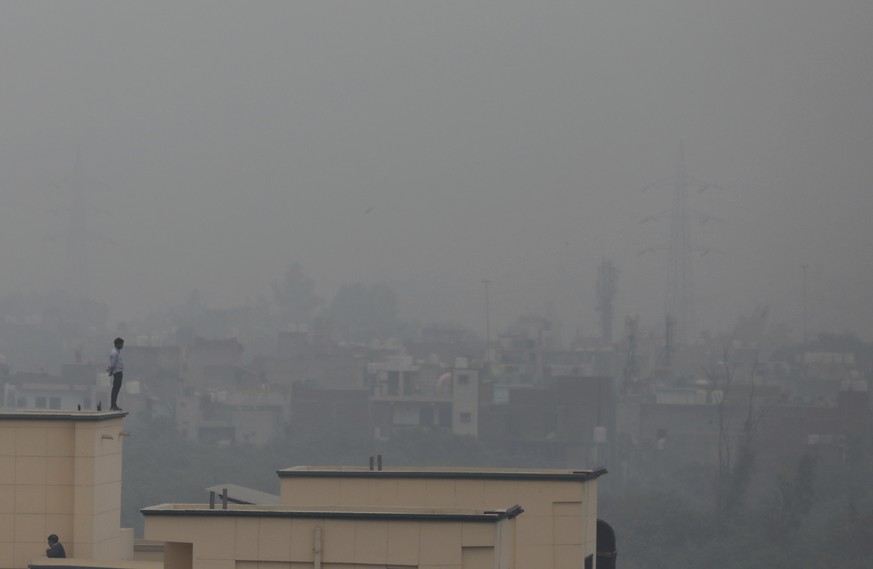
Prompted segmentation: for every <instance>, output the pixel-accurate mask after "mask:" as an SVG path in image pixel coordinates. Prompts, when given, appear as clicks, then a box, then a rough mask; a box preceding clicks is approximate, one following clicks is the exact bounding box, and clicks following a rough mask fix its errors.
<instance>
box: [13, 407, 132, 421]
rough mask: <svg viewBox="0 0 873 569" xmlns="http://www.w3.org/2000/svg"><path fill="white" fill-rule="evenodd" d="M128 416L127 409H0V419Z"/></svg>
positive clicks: (81, 418) (85, 419) (66, 419)
mask: <svg viewBox="0 0 873 569" xmlns="http://www.w3.org/2000/svg"><path fill="white" fill-rule="evenodd" d="M126 416H127V413H126V412H125V411H64V410H60V409H51V410H47V409H10V410H0V421H108V420H110V419H121V418H124V417H126Z"/></svg>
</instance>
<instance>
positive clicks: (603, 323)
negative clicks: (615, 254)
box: [597, 258, 618, 344]
mask: <svg viewBox="0 0 873 569" xmlns="http://www.w3.org/2000/svg"><path fill="white" fill-rule="evenodd" d="M617 281H618V269H616V268H615V265H613V264H612V261H610V260H609V259H606V258H604V259H603V260H602V261H601V262H600V267H598V270H597V312H599V313H600V337H601V339H602V340H603V341H604V342H606V343H608V344H612V321H613V318H614V316H613V315H614V302H615V293H616V291H617V288H618V286H617Z"/></svg>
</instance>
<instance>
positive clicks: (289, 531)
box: [0, 411, 605, 569]
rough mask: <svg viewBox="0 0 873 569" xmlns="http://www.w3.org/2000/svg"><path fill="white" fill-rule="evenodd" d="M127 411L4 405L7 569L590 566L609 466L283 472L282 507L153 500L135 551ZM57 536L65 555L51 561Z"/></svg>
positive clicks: (1, 467)
mask: <svg viewBox="0 0 873 569" xmlns="http://www.w3.org/2000/svg"><path fill="white" fill-rule="evenodd" d="M124 416H125V413H120V412H105V413H95V412H82V411H80V412H61V411H16V412H5V413H0V569H24V568H27V567H30V568H31V569H42V568H48V567H78V568H85V567H90V568H98V567H100V568H112V569H161V568H162V567H163V568H166V569H304V568H306V569H310V568H311V569H413V568H415V569H437V568H440V569H515V568H534V569H545V568H554V569H564V568H567V569H569V568H574V569H587V568H589V567H594V566H595V564H596V561H595V558H596V555H597V551H596V549H597V538H598V535H597V532H598V529H597V528H598V526H599V525H600V523H601V522H599V521H598V520H597V519H596V512H597V479H598V477H599V476H601V475H602V474H604V473H605V471H603V470H598V471H569V470H568V471H563V470H520V469H501V470H477V469H448V468H428V469H415V468H391V469H387V470H381V469H380V470H365V469H360V468H347V467H346V468H340V467H336V468H322V467H319V468H315V467H295V468H288V469H285V470H281V471H279V473H278V475H279V479H280V492H281V495H280V496H279V503H278V504H275V503H273V504H256V505H250V504H236V503H231V502H232V501H231V500H228V501H227V502H225V503H222V502H221V501H219V503H218V504H215V503H212V504H163V505H159V506H153V507H149V508H145V509H144V510H142V514H143V516H144V518H145V535H144V537H145V539H146V540H150V541H149V543H148V551H147V552H146V553H147V555H135V550H134V546H133V534H132V531H131V530H129V529H122V528H120V507H121V471H122V469H121V465H122V446H123V437H124V436H125V435H126V433H125V432H124V431H123V430H122V420H123V418H124ZM213 490H215V489H214V488H213ZM51 533H55V534H58V535H59V536H60V537H61V542H62V543H63V544H64V546H65V547H66V550H67V555H68V557H69V558H68V559H46V558H45V557H43V555H44V552H45V547H46V543H45V540H46V536H47V535H49V534H51ZM161 544H165V545H163V547H162V546H161ZM161 549H162V550H163V553H162V555H161V552H160V550H161ZM159 557H162V561H157V560H156V558H159ZM146 559H150V561H146Z"/></svg>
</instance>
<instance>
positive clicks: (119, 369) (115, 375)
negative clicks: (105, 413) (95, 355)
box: [106, 338, 124, 411]
mask: <svg viewBox="0 0 873 569" xmlns="http://www.w3.org/2000/svg"><path fill="white" fill-rule="evenodd" d="M114 344H115V347H114V348H112V351H111V352H109V367H108V368H106V373H108V374H109V375H110V376H111V377H112V406H111V407H110V410H111V411H121V407H119V406H118V392H119V391H121V380H122V378H123V377H124V362H122V361H121V349H122V348H124V339H123V338H115V342H114Z"/></svg>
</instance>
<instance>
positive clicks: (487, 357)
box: [482, 279, 491, 363]
mask: <svg viewBox="0 0 873 569" xmlns="http://www.w3.org/2000/svg"><path fill="white" fill-rule="evenodd" d="M490 284H491V281H490V280H488V279H482V285H483V286H484V288H485V363H491V307H490V305H489V299H488V289H489V285H490Z"/></svg>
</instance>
